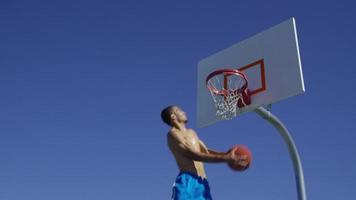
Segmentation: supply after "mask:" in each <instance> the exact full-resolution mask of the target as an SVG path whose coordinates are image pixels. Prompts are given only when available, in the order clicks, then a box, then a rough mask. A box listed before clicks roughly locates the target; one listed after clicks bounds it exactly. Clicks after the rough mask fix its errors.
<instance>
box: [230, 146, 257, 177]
mask: <svg viewBox="0 0 356 200" xmlns="http://www.w3.org/2000/svg"><path fill="white" fill-rule="evenodd" d="M231 149H232V151H234V153H235V155H236V156H239V157H240V156H246V159H245V161H244V162H243V163H240V162H238V160H235V161H234V162H230V163H228V164H229V166H230V168H231V169H233V170H236V171H244V170H246V169H247V168H249V167H250V165H251V162H252V153H251V151H250V150H249V149H248V148H247V146H245V145H241V144H240V145H236V146H234V147H233V148H231Z"/></svg>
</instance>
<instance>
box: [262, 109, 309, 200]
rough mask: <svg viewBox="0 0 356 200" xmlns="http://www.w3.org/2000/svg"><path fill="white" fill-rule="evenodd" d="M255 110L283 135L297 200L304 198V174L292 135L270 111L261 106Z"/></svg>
mask: <svg viewBox="0 0 356 200" xmlns="http://www.w3.org/2000/svg"><path fill="white" fill-rule="evenodd" d="M255 112H256V113H257V114H258V115H260V116H261V117H262V118H264V119H265V120H267V121H269V122H270V123H271V124H272V125H273V126H274V127H275V128H276V129H277V130H278V131H279V133H280V135H281V136H282V137H283V139H284V141H285V142H286V143H287V146H288V151H289V154H290V156H291V158H292V161H293V166H294V173H295V179H296V184H297V193H298V200H306V199H307V195H306V192H305V183H304V175H303V169H302V163H301V160H300V158H299V154H298V150H297V147H296V145H295V143H294V141H293V138H292V136H291V135H290V134H289V132H288V130H287V128H286V127H285V126H284V124H283V123H282V122H281V121H280V120H279V119H278V118H277V117H276V116H274V115H273V114H272V113H271V112H270V111H268V110H266V109H265V108H263V107H259V108H257V109H256V110H255Z"/></svg>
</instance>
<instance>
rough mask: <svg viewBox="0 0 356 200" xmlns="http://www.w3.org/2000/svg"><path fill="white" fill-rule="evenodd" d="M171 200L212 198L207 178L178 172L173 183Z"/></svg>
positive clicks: (203, 199)
mask: <svg viewBox="0 0 356 200" xmlns="http://www.w3.org/2000/svg"><path fill="white" fill-rule="evenodd" d="M172 200H212V198H211V194H210V187H209V183H208V180H207V179H206V178H202V177H200V176H197V175H195V174H192V173H190V172H180V173H179V175H178V176H177V178H176V181H175V183H174V185H173V194H172Z"/></svg>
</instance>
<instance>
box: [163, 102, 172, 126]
mask: <svg viewBox="0 0 356 200" xmlns="http://www.w3.org/2000/svg"><path fill="white" fill-rule="evenodd" d="M173 107H174V106H172V105H171V106H167V107H166V108H164V109H163V110H162V111H161V118H162V121H163V122H164V123H166V124H167V125H168V126H171V125H172V124H171V115H172V110H173Z"/></svg>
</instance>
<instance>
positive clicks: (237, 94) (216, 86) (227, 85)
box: [206, 69, 251, 119]
mask: <svg viewBox="0 0 356 200" xmlns="http://www.w3.org/2000/svg"><path fill="white" fill-rule="evenodd" d="M247 84H248V81H247V78H246V76H245V75H244V74H243V73H242V72H240V71H238V70H235V69H219V70H216V71H214V72H212V73H210V74H209V75H208V77H207V78H206V87H207V88H208V90H209V91H210V94H211V96H212V98H213V101H214V104H215V107H216V116H217V117H218V118H220V119H232V118H233V117H235V116H236V114H237V113H238V111H239V110H240V109H242V108H243V107H245V106H246V105H249V104H250V103H251V98H250V94H249V91H248V89H247Z"/></svg>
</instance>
